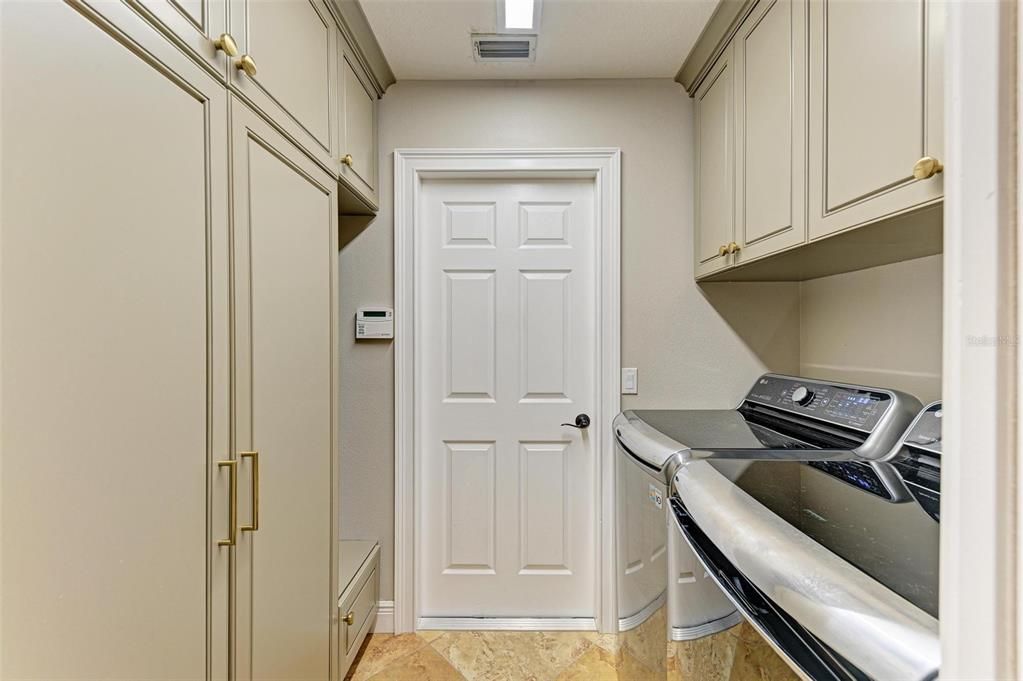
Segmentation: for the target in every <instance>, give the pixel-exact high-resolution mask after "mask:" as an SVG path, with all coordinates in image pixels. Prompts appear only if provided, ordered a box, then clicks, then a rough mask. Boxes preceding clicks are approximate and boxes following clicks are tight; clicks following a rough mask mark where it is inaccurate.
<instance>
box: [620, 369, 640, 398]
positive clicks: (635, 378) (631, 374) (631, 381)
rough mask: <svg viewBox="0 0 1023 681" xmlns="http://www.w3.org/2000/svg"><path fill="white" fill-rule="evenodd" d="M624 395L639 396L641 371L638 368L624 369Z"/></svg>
mask: <svg viewBox="0 0 1023 681" xmlns="http://www.w3.org/2000/svg"><path fill="white" fill-rule="evenodd" d="M622 394H623V395H638V394H639V369H636V368H628V369H622Z"/></svg>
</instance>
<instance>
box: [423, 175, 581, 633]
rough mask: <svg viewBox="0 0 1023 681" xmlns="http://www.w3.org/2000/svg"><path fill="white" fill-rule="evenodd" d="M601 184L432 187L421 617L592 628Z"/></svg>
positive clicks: (428, 193)
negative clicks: (574, 621)
mask: <svg viewBox="0 0 1023 681" xmlns="http://www.w3.org/2000/svg"><path fill="white" fill-rule="evenodd" d="M594 194H595V192H594V182H593V180H592V179H590V180H582V179H571V180H568V179H551V180H528V181H526V180H521V179H519V180H514V179H508V180H427V181H424V183H423V186H422V194H421V198H420V201H419V202H418V206H417V216H416V219H417V229H416V236H415V238H416V243H415V249H416V254H417V255H416V259H417V262H416V297H415V310H416V317H417V322H416V327H417V329H416V330H417V333H416V338H417V341H416V366H417V382H416V385H417V389H416V398H415V399H416V423H417V428H416V457H417V465H416V470H417V474H416V475H417V495H416V496H417V499H418V503H417V507H418V529H417V533H416V535H417V538H418V541H417V546H418V549H417V551H418V555H417V558H416V565H417V566H418V567H417V580H418V586H417V592H418V608H417V611H418V615H419V616H420V617H427V618H437V617H441V618H445V617H470V616H472V617H522V618H564V617H583V618H592V617H594V616H595V614H596V613H595V606H594V603H595V594H596V586H595V583H594V575H595V564H594V563H595V558H596V556H595V543H594V542H595V530H596V526H597V517H598V508H597V505H596V502H595V494H594V489H595V480H594V469H595V463H596V461H595V456H596V452H595V451H594V447H593V445H592V436H591V434H590V433H589V432H587V431H585V430H578V429H576V428H572V427H567V426H562V425H561V424H562V423H565V422H573V421H574V419H575V417H576V415H577V414H580V413H588V414H590V415H592V414H593V410H594V409H595V407H596V404H597V396H596V395H595V376H594V370H595V347H596V302H597V297H596V289H595V279H596V276H595V274H596V273H595V265H594V263H595V261H596V252H595V245H596V242H597V239H596V235H595V231H596V227H595V219H594V214H595V203H594V199H595V196H594Z"/></svg>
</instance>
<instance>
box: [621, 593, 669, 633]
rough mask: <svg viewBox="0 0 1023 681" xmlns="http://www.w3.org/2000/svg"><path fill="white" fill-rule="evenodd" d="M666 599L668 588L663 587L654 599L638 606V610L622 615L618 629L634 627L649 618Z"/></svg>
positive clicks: (626, 629)
mask: <svg viewBox="0 0 1023 681" xmlns="http://www.w3.org/2000/svg"><path fill="white" fill-rule="evenodd" d="M667 600H668V590H667V589H665V590H664V591H662V592H661V593H660V595H658V596H657V598H655V599H654V600H652V601H650V602H649V603H647V604H646V605H645V606H643V607H642V608H640V610H639V612H637V613H636V614H634V615H629V616H628V617H622V618H619V620H618V631H619V632H623V631H629V630H631V629H635V628H636V627H638V626H639V625H641V624H643V622H646V621H647V620H648V619H650V616H651V615H653V614H654V613H655V612H657V611H658V610H660V609H661V606H662V605H664V604H665V602H667Z"/></svg>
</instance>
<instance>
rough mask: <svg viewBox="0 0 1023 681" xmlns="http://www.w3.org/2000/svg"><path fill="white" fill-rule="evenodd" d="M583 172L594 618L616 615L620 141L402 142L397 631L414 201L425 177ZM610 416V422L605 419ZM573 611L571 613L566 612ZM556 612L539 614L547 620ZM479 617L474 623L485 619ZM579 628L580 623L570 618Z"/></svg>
mask: <svg viewBox="0 0 1023 681" xmlns="http://www.w3.org/2000/svg"><path fill="white" fill-rule="evenodd" d="M431 177H432V178H437V177H444V178H450V179H459V178H483V177H514V178H544V177H580V178H592V179H593V181H594V186H595V190H596V226H597V231H598V238H599V241H598V248H597V267H596V276H597V291H596V293H597V329H598V334H599V335H598V338H597V365H598V366H597V367H595V369H596V376H595V379H596V380H595V385H596V392H597V395H598V396H599V399H598V403H597V405H596V409H595V410H594V412H595V416H594V423H595V424H596V425H597V426H598V427H597V428H594V429H593V435H594V438H593V439H594V449H595V452H596V453H597V462H596V467H595V475H594V483H595V492H596V494H595V497H594V498H595V499H597V504H598V508H599V509H600V514H599V517H598V518H597V519H595V521H594V522H595V529H596V536H595V539H596V541H595V542H594V544H595V552H596V556H595V575H596V579H595V580H594V581H595V584H594V586H595V593H594V595H593V596H594V604H595V610H594V612H595V613H596V626H597V629H598V630H601V631H613V630H614V624H616V623H617V590H616V588H615V570H614V556H615V550H614V541H615V538H614V518H615V516H614V498H615V476H614V472H615V466H614V442H613V438H612V437H611V432H610V424H611V420H612V419H613V418H614V417H615V416H616V415H617V414H618V412H619V410H620V409H621V387H620V380H621V371H620V368H621V150H620V149H617V148H606V147H592V148H574V149H396V150H395V151H394V308H395V309H394V313H395V314H394V324H395V334H394V355H395V358H394V548H395V555H394V631H395V633H403V632H411V631H415V628H416V618H417V609H418V608H417V606H418V601H417V599H416V590H415V584H416V569H415V568H416V566H415V553H416V551H415V548H416V543H415V542H416V520H417V518H416V513H415V508H416V497H415V470H416V461H415V458H416V449H415V392H414V389H415V376H416V366H415V342H416V339H415V333H416V326H417V324H416V320H415V316H414V313H415V310H414V287H415V265H416V263H415V251H414V241H413V235H414V234H415V230H416V227H417V216H416V206H417V204H418V202H419V200H420V196H421V189H422V186H421V185H422V181H423V179H424V178H431ZM604 426H607V428H605V427H604ZM567 619H569V618H566V620H567ZM557 622H558V621H556V620H539V619H538V620H534V621H533V624H534V625H535V626H534V627H532V628H544V629H550V628H553V627H555V626H557ZM489 625H490V628H494V627H495V626H498V625H501V626H500V628H502V629H509V630H513V629H521V628H522V627H523V626H528V625H529V622H527V621H526V620H518V621H517V622H512V621H511V620H507V619H502V620H494V621H493V622H489ZM481 626H482V623H477V624H476V626H475V627H474V628H476V629H479V628H481ZM573 628H576V627H573Z"/></svg>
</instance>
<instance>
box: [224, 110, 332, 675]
mask: <svg viewBox="0 0 1023 681" xmlns="http://www.w3.org/2000/svg"><path fill="white" fill-rule="evenodd" d="M231 122H232V125H231V128H232V132H231V134H232V154H233V163H232V169H233V185H232V188H233V196H234V202H235V203H234V255H235V257H234V264H235V267H234V275H235V276H234V283H235V299H234V302H235V305H234V309H235V327H234V331H235V342H236V346H235V364H234V366H235V376H236V379H235V396H236V400H237V401H236V404H235V414H236V427H237V432H236V438H237V439H236V443H237V446H238V447H239V448H241V449H244V450H246V451H249V452H258V454H256V455H250V456H243V459H244V461H243V463H242V465H241V471H240V479H241V480H242V481H244V482H245V484H243V485H242V490H241V491H240V494H239V506H240V510H239V514H240V517H239V522H240V523H241V524H242V532H241V535H240V537H239V540H238V561H237V565H238V585H239V588H238V607H237V621H238V632H239V633H238V636H239V640H238V651H239V654H238V677H237V678H238V679H265V680H268V681H269V680H271V679H272V680H274V681H285V680H287V679H295V680H298V679H327V678H330V677H331V670H332V669H336V665H337V662H336V654H337V653H336V648H335V646H333V645H332V643H331V642H332V641H333V640H334V636H335V633H334V632H335V627H336V626H337V625H336V605H335V603H336V601H335V599H336V598H337V584H336V579H337V574H336V571H335V570H333V569H331V566H333V565H336V564H337V563H336V541H335V537H336V535H337V528H336V527H335V522H336V518H337V507H336V504H335V497H336V489H335V486H336V480H337V468H336V466H337V462H336V457H335V451H336V449H337V441H336V439H337V434H336V430H335V419H334V414H335V407H336V403H335V398H334V396H335V395H336V393H337V378H336V377H337V371H338V361H337V348H338V339H337V315H336V309H337V300H336V293H335V292H336V291H337V271H336V267H337V265H336V264H337V257H336V254H337V219H338V218H337V215H338V205H337V192H338V186H337V180H336V179H335V178H334V177H333V176H332V175H330V174H328V173H327V172H325V171H324V170H322V169H321V168H320V167H319V166H318V165H316V164H315V163H313V162H312V161H311V160H310V159H308V158H307V157H306V156H305V155H304V154H302V153H301V152H300V151H299V150H298V149H297V148H295V147H294V146H293V145H291V144H290V143H289V142H288V141H287V140H286V139H285V138H284V137H283V136H281V135H280V134H278V133H277V132H275V131H274V130H273V129H272V128H271V127H270V126H269V125H268V124H267V123H266V122H265V121H263V120H262V119H261V118H259V117H258V116H256V115H255V114H254V113H252V112H251V111H249V110H248V109H247V108H246V107H245V106H243V105H241V104H240V103H237V102H236V103H235V104H234V106H233V107H232V113H231Z"/></svg>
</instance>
